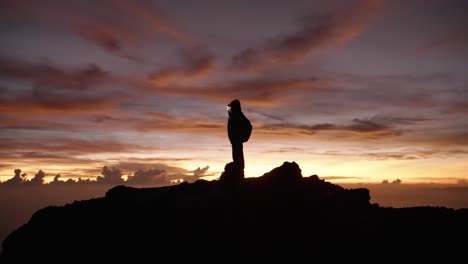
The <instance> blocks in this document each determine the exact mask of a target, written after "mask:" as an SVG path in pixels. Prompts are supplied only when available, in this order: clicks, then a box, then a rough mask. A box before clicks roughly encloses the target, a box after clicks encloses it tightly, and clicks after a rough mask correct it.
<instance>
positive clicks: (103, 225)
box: [0, 162, 468, 263]
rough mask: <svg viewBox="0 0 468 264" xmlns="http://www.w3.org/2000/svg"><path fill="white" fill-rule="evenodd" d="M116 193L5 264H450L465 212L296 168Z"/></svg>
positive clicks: (29, 227) (78, 205)
mask: <svg viewBox="0 0 468 264" xmlns="http://www.w3.org/2000/svg"><path fill="white" fill-rule="evenodd" d="M233 168H234V166H232V164H231V163H229V164H227V165H226V167H225V171H224V172H223V173H222V174H221V175H220V178H219V180H213V181H206V180H198V181H196V182H194V183H187V182H184V183H180V184H178V185H174V186H165V187H154V188H133V187H128V186H117V187H114V188H112V189H110V190H108V192H107V193H106V195H105V197H101V198H96V199H90V200H83V201H75V202H73V203H70V204H66V205H64V206H50V207H46V208H43V209H41V210H39V211H37V212H36V213H35V214H34V215H33V216H32V217H31V219H30V221H29V222H28V223H26V224H25V225H23V226H21V227H20V228H18V229H17V230H15V231H14V232H12V233H11V234H10V235H9V236H8V237H7V238H6V239H5V240H4V242H3V252H2V255H1V257H0V261H1V263H23V262H25V261H31V260H33V261H40V262H50V261H54V262H55V261H60V262H64V261H86V262H94V261H98V260H99V261H102V260H105V261H124V260H129V261H132V262H133V263H140V262H155V263H173V262H176V263H179V262H180V263H184V262H185V263H270V262H275V263H309V262H310V263H346V262H353V263H397V262H398V263H403V262H409V263H411V262H413V263H424V262H431V263H433V262H435V261H437V262H441V263H453V262H455V260H458V259H464V257H465V250H466V248H465V247H466V245H465V244H464V243H463V241H464V239H466V237H467V235H468V225H467V224H466V223H468V209H458V210H454V209H451V208H445V207H409V208H391V207H381V206H379V205H378V204H371V203H370V195H371V194H370V193H369V191H368V190H367V189H345V188H343V187H341V186H338V185H335V184H332V183H330V182H327V181H324V180H322V179H320V178H319V177H318V176H317V175H312V176H308V177H303V176H302V174H301V169H300V167H299V165H298V164H296V163H295V162H284V163H283V164H282V165H281V166H279V167H277V168H274V169H273V170H271V171H270V172H268V173H265V174H264V175H262V176H259V177H255V178H243V175H242V176H241V175H239V172H237V171H236V170H234V169H233Z"/></svg>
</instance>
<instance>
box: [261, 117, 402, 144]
mask: <svg viewBox="0 0 468 264" xmlns="http://www.w3.org/2000/svg"><path fill="white" fill-rule="evenodd" d="M271 132H280V133H287V134H296V135H299V134H303V135H314V134H317V133H319V132H321V133H323V132H339V133H340V132H343V133H351V134H354V135H358V136H360V137H364V138H370V139H378V138H385V137H389V136H390V137H393V136H400V135H401V134H402V132H401V131H399V130H397V129H394V128H391V127H388V126H386V125H384V124H381V123H377V122H375V121H373V120H370V119H359V118H355V119H353V120H352V121H351V124H348V125H336V124H332V123H323V124H315V125H296V124H276V125H267V124H265V125H264V126H263V127H261V128H260V129H258V130H257V133H271Z"/></svg>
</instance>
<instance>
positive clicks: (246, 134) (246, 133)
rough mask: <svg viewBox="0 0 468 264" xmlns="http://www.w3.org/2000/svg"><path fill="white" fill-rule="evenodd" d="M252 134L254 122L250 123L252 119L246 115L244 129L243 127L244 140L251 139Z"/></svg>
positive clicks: (242, 138) (242, 135)
mask: <svg viewBox="0 0 468 264" xmlns="http://www.w3.org/2000/svg"><path fill="white" fill-rule="evenodd" d="M251 134H252V123H250V120H249V119H248V118H247V117H245V116H244V118H242V129H241V140H242V142H247V141H249V139H250V135H251Z"/></svg>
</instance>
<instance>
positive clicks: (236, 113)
mask: <svg viewBox="0 0 468 264" xmlns="http://www.w3.org/2000/svg"><path fill="white" fill-rule="evenodd" d="M227 109H228V114H229V117H228V124H227V130H228V137H229V141H230V142H231V146H232V160H233V165H234V167H235V171H236V172H237V173H239V176H240V177H241V178H244V168H245V164H244V150H243V143H244V142H247V141H248V140H249V138H250V134H251V132H252V125H251V123H250V121H249V119H247V117H245V115H244V113H242V109H241V104H240V101H239V100H238V99H234V100H232V101H231V102H230V103H229V104H228V105H227Z"/></svg>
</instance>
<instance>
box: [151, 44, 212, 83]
mask: <svg viewBox="0 0 468 264" xmlns="http://www.w3.org/2000/svg"><path fill="white" fill-rule="evenodd" d="M179 56H180V57H181V58H180V60H181V65H179V66H168V67H165V68H162V69H160V70H157V71H154V72H152V73H150V74H149V76H148V77H149V80H150V81H151V82H153V83H155V84H157V85H164V84H167V83H168V82H171V81H174V80H175V81H180V80H181V79H182V80H190V79H194V78H198V77H201V76H203V75H205V74H207V73H209V72H211V71H212V70H213V69H214V67H215V60H214V57H213V56H212V55H210V54H209V52H207V51H206V50H203V49H202V48H200V47H195V48H190V49H184V50H182V51H181V52H180V54H179Z"/></svg>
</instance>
